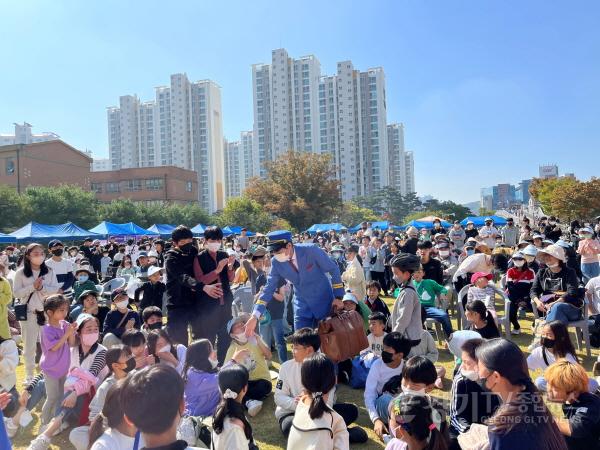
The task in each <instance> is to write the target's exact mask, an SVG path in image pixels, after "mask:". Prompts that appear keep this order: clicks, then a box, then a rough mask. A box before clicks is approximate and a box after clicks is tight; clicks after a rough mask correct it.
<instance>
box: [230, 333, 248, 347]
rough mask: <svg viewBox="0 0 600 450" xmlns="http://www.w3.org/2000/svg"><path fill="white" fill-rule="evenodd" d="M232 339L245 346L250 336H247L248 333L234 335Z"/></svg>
mask: <svg viewBox="0 0 600 450" xmlns="http://www.w3.org/2000/svg"><path fill="white" fill-rule="evenodd" d="M232 337H233V338H234V339H235V340H236V341H238V342H239V343H240V344H245V343H246V342H248V336H246V333H244V332H242V333H238V334H234V335H232Z"/></svg>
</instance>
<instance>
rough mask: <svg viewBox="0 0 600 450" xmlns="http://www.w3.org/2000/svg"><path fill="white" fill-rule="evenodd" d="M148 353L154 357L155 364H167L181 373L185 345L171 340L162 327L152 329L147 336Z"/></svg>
mask: <svg viewBox="0 0 600 450" xmlns="http://www.w3.org/2000/svg"><path fill="white" fill-rule="evenodd" d="M147 347H148V354H149V355H150V356H153V357H154V362H155V363H156V364H167V365H169V366H171V367H173V368H175V369H176V370H177V372H178V373H180V374H182V373H183V364H184V363H185V355H186V351H187V349H186V347H185V345H182V344H177V343H175V342H173V340H172V339H171V337H170V336H169V335H168V334H167V332H166V331H165V330H163V329H162V328H161V329H160V330H152V331H151V332H150V333H148V338H147Z"/></svg>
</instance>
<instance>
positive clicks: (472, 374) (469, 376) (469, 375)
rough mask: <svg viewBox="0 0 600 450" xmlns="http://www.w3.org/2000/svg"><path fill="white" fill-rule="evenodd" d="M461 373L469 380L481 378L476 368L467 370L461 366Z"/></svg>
mask: <svg viewBox="0 0 600 450" xmlns="http://www.w3.org/2000/svg"><path fill="white" fill-rule="evenodd" d="M460 373H461V374H462V376H463V377H465V378H466V379H468V380H471V381H477V380H479V372H477V371H476V370H465V369H463V368H461V369H460Z"/></svg>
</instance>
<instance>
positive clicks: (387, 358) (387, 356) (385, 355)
mask: <svg viewBox="0 0 600 450" xmlns="http://www.w3.org/2000/svg"><path fill="white" fill-rule="evenodd" d="M381 360H382V361H383V362H384V363H386V364H389V363H391V362H392V361H393V360H394V354H393V353H390V352H386V351H385V350H384V351H382V352H381Z"/></svg>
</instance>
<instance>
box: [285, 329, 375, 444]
mask: <svg viewBox="0 0 600 450" xmlns="http://www.w3.org/2000/svg"><path fill="white" fill-rule="evenodd" d="M288 341H289V342H290V343H291V344H292V354H293V356H294V357H293V359H291V360H288V361H286V362H284V363H283V364H282V365H281V368H280V369H279V377H278V379H277V384H276V385H275V405H277V408H276V409H275V417H276V418H277V420H278V421H279V428H280V429H281V431H282V433H283V434H284V436H287V435H288V434H289V432H290V428H291V427H292V421H293V420H294V413H295V411H296V406H297V405H298V402H299V400H300V397H301V395H302V392H303V391H304V390H305V388H304V386H303V384H302V382H301V367H302V362H303V361H305V360H306V359H307V358H308V357H310V356H311V355H313V354H314V353H316V352H318V351H319V348H320V347H321V339H320V337H319V334H318V333H317V332H316V331H315V330H313V329H311V328H301V329H299V330H297V331H296V332H295V333H294V334H293V335H292V336H290V338H289V339H288ZM328 394H329V395H328V397H327V405H328V406H330V407H332V408H333V409H334V410H335V411H336V412H337V413H338V414H340V415H341V416H342V418H343V419H344V422H345V423H346V425H350V424H351V423H353V422H354V421H355V420H356V419H357V418H358V408H357V407H356V405H354V404H351V403H335V389H332V390H331V391H330V392H328ZM348 433H349V434H350V442H352V443H361V442H366V441H367V434H366V433H365V431H364V430H363V429H362V428H359V427H350V428H348Z"/></svg>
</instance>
